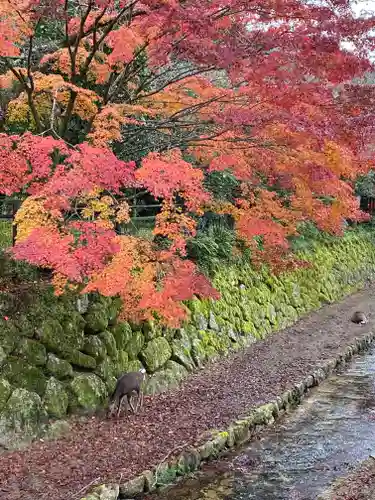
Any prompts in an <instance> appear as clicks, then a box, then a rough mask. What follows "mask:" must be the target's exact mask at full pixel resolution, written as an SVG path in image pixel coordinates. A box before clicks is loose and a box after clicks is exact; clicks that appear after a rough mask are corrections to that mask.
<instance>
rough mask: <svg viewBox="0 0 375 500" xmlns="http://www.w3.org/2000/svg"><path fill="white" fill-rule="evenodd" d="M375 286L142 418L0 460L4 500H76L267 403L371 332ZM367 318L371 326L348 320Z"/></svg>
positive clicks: (199, 376)
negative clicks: (355, 314)
mask: <svg viewBox="0 0 375 500" xmlns="http://www.w3.org/2000/svg"><path fill="white" fill-rule="evenodd" d="M374 298H375V287H372V288H370V289H367V290H364V291H362V292H360V293H357V294H355V295H352V296H351V297H348V298H347V299H346V300H344V301H343V302H341V303H340V304H335V305H332V306H326V307H324V308H323V309H321V310H320V311H318V312H316V313H313V314H311V315H310V316H308V317H306V318H305V319H303V320H301V321H299V322H298V323H296V324H295V325H294V326H293V327H291V328H288V329H287V330H284V331H282V332H279V333H277V334H274V335H273V336H270V337H268V338H267V339H266V340H265V341H263V342H258V343H256V344H254V345H253V346H251V347H249V348H248V349H247V350H245V351H242V352H241V353H237V354H235V355H232V356H230V357H229V358H226V359H225V360H221V361H218V362H217V363H215V364H214V365H211V366H208V367H206V368H205V369H204V370H202V371H201V372H199V373H196V374H194V375H192V376H191V377H189V379H188V380H186V381H185V382H184V383H183V384H182V386H181V387H180V388H179V389H178V390H176V391H174V392H173V393H168V394H161V395H158V396H155V397H153V398H145V404H144V408H143V412H142V414H141V415H138V416H136V417H134V416H131V417H129V418H124V419H120V420H119V421H118V422H114V421H105V420H101V419H99V418H92V419H87V420H85V421H82V420H76V421H73V423H72V432H71V434H70V435H69V436H67V437H66V438H62V439H59V440H57V441H54V442H44V443H42V442H36V443H34V445H33V446H32V447H30V448H28V449H27V450H24V451H21V452H10V453H6V454H4V455H2V456H0V498H1V499H2V500H21V499H22V500H47V499H48V500H49V499H53V500H78V499H79V498H80V497H82V496H84V493H85V486H87V485H90V484H96V483H99V484H100V483H103V482H107V481H109V480H113V481H116V482H119V481H120V480H124V479H126V478H129V477H130V476H132V475H135V474H136V473H139V472H141V471H142V470H144V469H147V468H150V467H152V466H153V465H156V464H157V463H158V462H159V461H160V460H162V459H163V458H164V457H165V456H166V455H167V454H168V452H170V451H171V450H172V449H174V448H176V446H178V445H182V444H184V443H186V444H194V442H195V441H196V440H197V438H198V437H199V436H200V435H201V434H202V433H203V432H205V431H207V430H210V429H215V428H216V429H220V428H222V427H224V426H226V425H228V424H229V423H230V422H231V421H232V420H234V419H236V418H237V417H238V416H239V415H240V414H241V413H242V412H244V411H245V410H246V409H248V408H249V407H251V406H254V405H259V404H262V403H266V402H268V401H270V400H272V399H274V398H275V396H277V395H280V394H281V393H282V392H283V391H284V390H286V389H287V388H289V387H290V386H291V385H292V384H294V383H296V382H298V381H300V380H301V378H302V377H303V376H305V375H306V374H307V373H310V372H311V371H312V370H313V368H314V367H315V365H316V364H317V363H319V362H321V361H323V360H326V359H329V358H331V357H333V356H334V355H336V354H337V353H338V351H340V350H341V349H342V348H343V347H344V346H346V345H349V344H350V343H351V342H352V340H353V339H354V338H355V337H357V336H358V335H359V333H360V334H364V333H365V332H369V331H371V330H373V329H374V328H375V301H374ZM355 310H363V311H365V312H368V313H369V319H370V321H369V324H367V325H365V326H362V327H361V326H357V325H354V324H352V323H350V321H349V318H350V315H351V313H352V312H354V311H355Z"/></svg>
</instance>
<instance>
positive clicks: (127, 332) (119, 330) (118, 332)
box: [112, 321, 133, 350]
mask: <svg viewBox="0 0 375 500" xmlns="http://www.w3.org/2000/svg"><path fill="white" fill-rule="evenodd" d="M112 333H113V336H114V338H115V340H116V345H117V349H121V350H125V348H126V344H127V343H128V342H129V340H130V339H131V337H132V335H133V332H132V329H131V326H130V325H129V323H127V322H126V321H122V322H121V323H118V324H117V325H116V326H115V327H114V328H113V329H112Z"/></svg>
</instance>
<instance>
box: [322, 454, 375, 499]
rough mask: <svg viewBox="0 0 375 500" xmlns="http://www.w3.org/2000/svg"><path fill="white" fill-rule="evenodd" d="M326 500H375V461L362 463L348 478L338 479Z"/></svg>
mask: <svg viewBox="0 0 375 500" xmlns="http://www.w3.org/2000/svg"><path fill="white" fill-rule="evenodd" d="M322 498H324V500H374V499H375V459H374V458H369V459H368V460H365V461H364V462H362V463H361V464H360V465H359V466H358V467H357V468H356V469H355V470H354V471H353V472H351V473H350V474H348V476H346V477H344V478H342V479H338V480H337V481H335V483H334V484H333V486H332V488H331V489H330V490H329V493H327V494H326V495H324V496H323V497H322Z"/></svg>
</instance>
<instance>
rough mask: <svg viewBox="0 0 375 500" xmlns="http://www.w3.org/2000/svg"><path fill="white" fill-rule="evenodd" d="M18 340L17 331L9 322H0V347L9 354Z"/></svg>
mask: <svg viewBox="0 0 375 500" xmlns="http://www.w3.org/2000/svg"><path fill="white" fill-rule="evenodd" d="M18 339H19V331H18V329H17V327H16V326H15V325H14V324H13V323H12V322H11V321H4V320H2V321H1V320H0V346H1V347H2V348H3V349H4V351H5V352H6V353H7V354H9V353H10V352H12V351H13V349H14V348H15V346H16V343H17V342H18Z"/></svg>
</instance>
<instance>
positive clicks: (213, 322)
mask: <svg viewBox="0 0 375 500" xmlns="http://www.w3.org/2000/svg"><path fill="white" fill-rule="evenodd" d="M208 325H209V327H210V329H211V330H214V331H216V332H218V331H219V330H220V328H219V325H218V324H217V321H216V318H215V315H214V313H213V312H212V311H210V317H209V320H208Z"/></svg>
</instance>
